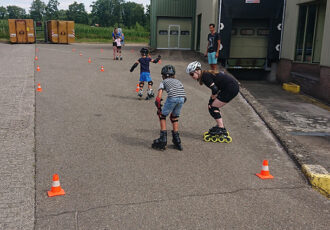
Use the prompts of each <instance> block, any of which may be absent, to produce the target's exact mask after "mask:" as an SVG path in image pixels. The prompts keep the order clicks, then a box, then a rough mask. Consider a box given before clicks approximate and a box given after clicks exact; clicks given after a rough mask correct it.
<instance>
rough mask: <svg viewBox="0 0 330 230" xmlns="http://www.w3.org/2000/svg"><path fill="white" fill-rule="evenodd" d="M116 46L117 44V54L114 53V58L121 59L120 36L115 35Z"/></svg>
mask: <svg viewBox="0 0 330 230" xmlns="http://www.w3.org/2000/svg"><path fill="white" fill-rule="evenodd" d="M115 41H116V46H117V55H116V60H118V59H120V60H123V57H122V56H121V37H120V36H116V40H115Z"/></svg>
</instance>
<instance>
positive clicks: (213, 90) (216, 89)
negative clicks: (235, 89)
mask: <svg viewBox="0 0 330 230" xmlns="http://www.w3.org/2000/svg"><path fill="white" fill-rule="evenodd" d="M210 88H211V90H212V95H216V94H217V93H218V92H219V89H218V87H217V86H216V85H215V84H213V85H212V86H211V87H210Z"/></svg>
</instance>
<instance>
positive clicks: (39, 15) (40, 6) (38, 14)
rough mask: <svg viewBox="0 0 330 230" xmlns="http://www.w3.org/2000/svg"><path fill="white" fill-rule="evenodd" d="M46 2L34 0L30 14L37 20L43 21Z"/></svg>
mask: <svg viewBox="0 0 330 230" xmlns="http://www.w3.org/2000/svg"><path fill="white" fill-rule="evenodd" d="M45 8H46V4H45V3H44V2H43V1H41V0H33V2H32V4H31V7H30V16H31V18H32V19H34V20H35V21H41V20H42V19H43V17H44V15H45Z"/></svg>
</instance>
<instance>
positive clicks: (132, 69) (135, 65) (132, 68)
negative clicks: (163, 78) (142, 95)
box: [130, 63, 138, 72]
mask: <svg viewBox="0 0 330 230" xmlns="http://www.w3.org/2000/svg"><path fill="white" fill-rule="evenodd" d="M137 66H138V63H134V65H133V66H132V67H131V69H130V72H133V71H134V69H135V68H136V67H137Z"/></svg>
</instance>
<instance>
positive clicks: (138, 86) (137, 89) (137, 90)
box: [135, 84, 140, 93]
mask: <svg viewBox="0 0 330 230" xmlns="http://www.w3.org/2000/svg"><path fill="white" fill-rule="evenodd" d="M135 91H136V92H137V93H138V92H139V91H140V85H139V84H137V85H136V90H135Z"/></svg>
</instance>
